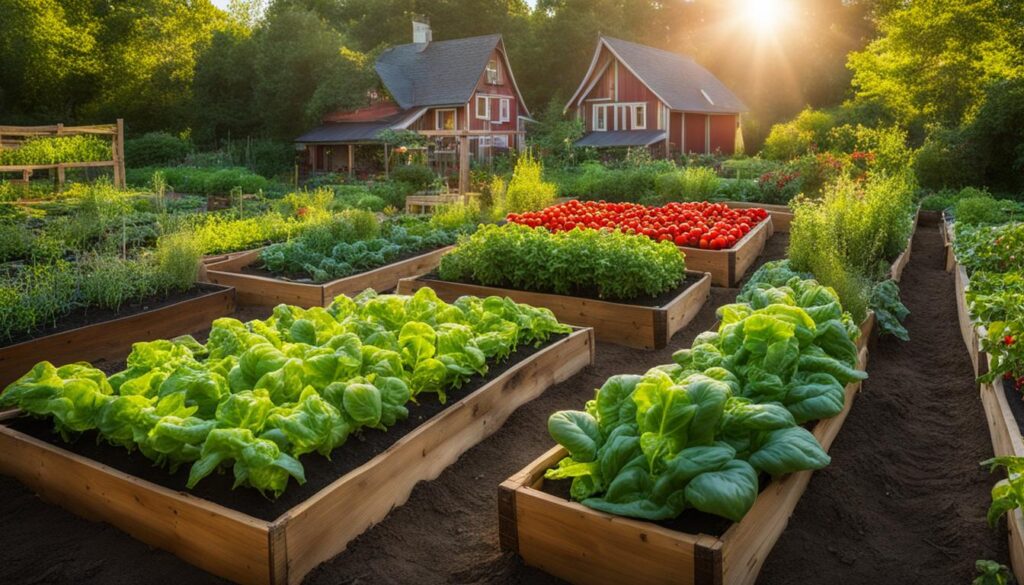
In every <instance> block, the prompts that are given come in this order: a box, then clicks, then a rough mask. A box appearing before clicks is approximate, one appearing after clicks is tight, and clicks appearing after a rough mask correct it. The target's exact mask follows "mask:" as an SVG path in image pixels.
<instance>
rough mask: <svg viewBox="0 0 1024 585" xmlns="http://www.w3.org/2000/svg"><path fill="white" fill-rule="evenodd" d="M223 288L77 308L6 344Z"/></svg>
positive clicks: (200, 286)
mask: <svg viewBox="0 0 1024 585" xmlns="http://www.w3.org/2000/svg"><path fill="white" fill-rule="evenodd" d="M220 290H223V289H222V288H221V287H219V286H212V285H208V284H197V285H196V286H194V287H192V288H190V289H188V290H186V291H182V292H174V293H171V294H170V295H167V296H162V295H161V296H156V297H148V298H145V299H142V300H141V301H135V302H131V303H128V304H126V305H123V306H122V307H121V308H120V310H117V311H112V310H110V309H97V308H79V309H75V310H74V311H72V312H71V313H68V314H67V315H64V316H62V317H61V318H60V319H59V320H58V321H57V323H56V324H55V325H51V326H49V327H41V328H39V329H37V330H36V331H33V332H32V333H31V334H29V335H22V336H19V337H17V338H15V339H13V340H12V341H11V342H10V343H8V344H7V345H14V344H16V343H21V342H22V341H30V340H32V339H38V338H40V337H44V336H47V335H53V334H54V333H61V332H63V331H70V330H72V329H77V328H79V327H85V326H86V325H95V324H96V323H102V322H104V321H111V320H114V319H120V318H122V317H130V316H132V315H137V314H139V313H143V312H145V311H153V310H156V309H160V308H163V307H166V306H168V305H173V304H175V303H180V302H182V301H188V300H192V299H195V298H198V297H201V296H203V295H205V294H209V293H212V292H216V291H220Z"/></svg>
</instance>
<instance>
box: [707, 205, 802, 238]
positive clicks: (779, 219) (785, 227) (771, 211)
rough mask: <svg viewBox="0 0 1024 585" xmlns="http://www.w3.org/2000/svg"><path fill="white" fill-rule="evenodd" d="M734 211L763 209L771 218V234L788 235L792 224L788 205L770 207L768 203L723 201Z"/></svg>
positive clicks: (791, 212) (791, 214)
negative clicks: (733, 208)
mask: <svg viewBox="0 0 1024 585" xmlns="http://www.w3.org/2000/svg"><path fill="white" fill-rule="evenodd" d="M723 203H725V204H726V205H728V206H729V207H735V208H736V209H763V210H765V211H767V212H768V215H770V216H771V217H772V232H779V233H789V226H790V224H791V223H793V210H792V209H790V208H789V206H788V205H772V204H770V203H752V202H749V201H723Z"/></svg>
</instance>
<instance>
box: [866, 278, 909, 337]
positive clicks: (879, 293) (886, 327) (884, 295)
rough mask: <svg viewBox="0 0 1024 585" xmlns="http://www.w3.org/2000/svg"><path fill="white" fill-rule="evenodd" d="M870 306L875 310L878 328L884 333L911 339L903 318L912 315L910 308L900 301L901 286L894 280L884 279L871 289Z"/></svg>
mask: <svg viewBox="0 0 1024 585" xmlns="http://www.w3.org/2000/svg"><path fill="white" fill-rule="evenodd" d="M868 306H869V307H871V310H872V311H874V312H875V319H876V322H877V323H878V330H879V332H880V333H881V334H883V335H892V336H894V337H896V338H897V339H902V340H903V341H909V340H910V334H909V333H908V332H907V328H906V327H904V326H903V320H904V319H906V318H907V316H908V315H910V309H908V308H907V307H906V305H904V304H903V302H902V301H900V287H899V285H898V284H896V281H894V280H884V281H882V282H880V283H878V284H876V285H875V286H874V287H873V288H872V289H871V298H869V299H868Z"/></svg>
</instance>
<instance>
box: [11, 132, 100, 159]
mask: <svg viewBox="0 0 1024 585" xmlns="http://www.w3.org/2000/svg"><path fill="white" fill-rule="evenodd" d="M112 158H113V154H111V152H110V141H108V140H103V139H101V138H99V137H97V136H93V135H91V134H78V135H75V136H54V137H41V138H29V139H28V140H26V141H25V142H22V143H21V145H20V146H18V147H17V148H8V149H4V150H0V165H51V164H56V163H67V162H93V161H104V160H111V159H112Z"/></svg>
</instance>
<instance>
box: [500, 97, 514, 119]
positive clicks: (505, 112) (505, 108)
mask: <svg viewBox="0 0 1024 585" xmlns="http://www.w3.org/2000/svg"><path fill="white" fill-rule="evenodd" d="M510 105H511V102H510V100H509V99H508V98H501V99H500V100H498V122H499V123H501V124H504V123H505V122H508V121H510V120H511V119H512V118H511V107H510Z"/></svg>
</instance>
